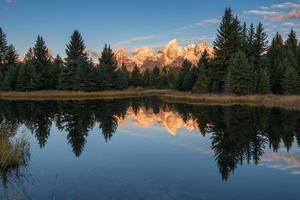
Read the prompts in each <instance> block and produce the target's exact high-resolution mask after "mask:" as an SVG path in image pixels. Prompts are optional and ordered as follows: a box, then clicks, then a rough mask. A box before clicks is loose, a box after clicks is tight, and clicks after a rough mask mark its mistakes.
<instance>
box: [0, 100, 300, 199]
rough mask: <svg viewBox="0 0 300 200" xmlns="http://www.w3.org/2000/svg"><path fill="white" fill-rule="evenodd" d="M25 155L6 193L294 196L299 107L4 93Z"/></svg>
mask: <svg viewBox="0 0 300 200" xmlns="http://www.w3.org/2000/svg"><path fill="white" fill-rule="evenodd" d="M0 121H1V125H0V126H1V130H2V133H3V132H5V134H7V135H8V136H7V137H10V138H11V139H12V140H18V139H19V138H25V139H26V140H28V142H29V145H30V151H29V154H30V155H29V159H28V162H26V163H25V164H23V165H22V166H19V167H18V168H16V169H12V170H2V169H1V170H0V179H1V180H0V181H1V183H0V192H1V196H0V199H34V200H35V199H38V200H41V199H99V200H100V199H103V200H106V199H149V200H150V199H197V200H199V199H205V200H206V199H209V200H221V199H222V200H223V199H224V200H225V199H230V200H235V199H236V200H240V199H243V200H248V199H249V200H250V199H251V200H252V199H256V200H257V199H272V200H276V199H280V200H281V199H285V200H289V199H298V198H299V196H300V190H299V185H300V149H299V144H300V112H299V111H293V110H283V109H279V108H264V107H251V106H239V105H236V106H209V105H188V104H180V103H166V102H163V101H161V100H160V99H159V98H154V97H147V98H140V99H124V100H114V101H93V100H91V101H0Z"/></svg>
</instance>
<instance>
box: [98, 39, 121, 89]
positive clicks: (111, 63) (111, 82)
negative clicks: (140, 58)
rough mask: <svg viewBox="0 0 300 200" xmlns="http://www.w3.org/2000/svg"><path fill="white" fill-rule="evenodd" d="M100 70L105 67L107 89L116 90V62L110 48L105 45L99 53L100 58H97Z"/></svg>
mask: <svg viewBox="0 0 300 200" xmlns="http://www.w3.org/2000/svg"><path fill="white" fill-rule="evenodd" d="M99 63H100V68H101V67H105V69H106V72H107V75H106V76H107V80H106V81H107V83H106V85H107V87H108V89H117V87H119V85H118V84H119V83H117V82H116V81H117V79H118V74H117V72H116V70H117V68H118V66H117V61H116V58H115V56H114V53H113V51H112V49H111V48H110V46H108V45H106V44H105V46H104V49H103V51H102V53H101V57H100V58H99Z"/></svg>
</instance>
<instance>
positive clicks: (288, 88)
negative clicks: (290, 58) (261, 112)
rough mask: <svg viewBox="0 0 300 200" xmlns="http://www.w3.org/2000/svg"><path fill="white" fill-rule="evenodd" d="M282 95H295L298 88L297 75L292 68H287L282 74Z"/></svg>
mask: <svg viewBox="0 0 300 200" xmlns="http://www.w3.org/2000/svg"><path fill="white" fill-rule="evenodd" d="M283 85H284V93H285V94H296V93H297V90H298V88H297V86H298V75H297V73H296V70H295V69H294V68H293V67H290V66H288V67H287V68H286V72H285V74H284V83H283Z"/></svg>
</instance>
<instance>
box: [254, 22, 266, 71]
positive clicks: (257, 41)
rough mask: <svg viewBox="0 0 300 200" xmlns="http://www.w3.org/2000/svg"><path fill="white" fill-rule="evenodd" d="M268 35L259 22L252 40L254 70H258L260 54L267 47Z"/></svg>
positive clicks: (260, 59) (261, 54) (260, 60)
mask: <svg viewBox="0 0 300 200" xmlns="http://www.w3.org/2000/svg"><path fill="white" fill-rule="evenodd" d="M267 38H268V36H267V33H266V32H265V31H264V27H263V25H262V23H261V22H259V23H258V25H257V27H256V30H255V34H254V40H253V59H254V60H253V67H254V70H255V71H259V70H258V69H259V67H261V62H262V56H263V54H264V53H265V52H266V51H267V49H268V40H267Z"/></svg>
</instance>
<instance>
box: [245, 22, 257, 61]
mask: <svg viewBox="0 0 300 200" xmlns="http://www.w3.org/2000/svg"><path fill="white" fill-rule="evenodd" d="M254 37H255V28H254V25H253V23H251V25H250V27H249V29H248V31H247V47H246V51H245V52H246V56H247V58H248V60H249V62H250V63H251V64H252V62H253V60H254V55H255V52H254V49H255V48H254Z"/></svg>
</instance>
